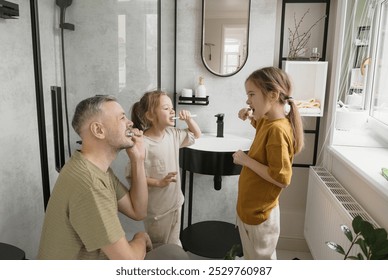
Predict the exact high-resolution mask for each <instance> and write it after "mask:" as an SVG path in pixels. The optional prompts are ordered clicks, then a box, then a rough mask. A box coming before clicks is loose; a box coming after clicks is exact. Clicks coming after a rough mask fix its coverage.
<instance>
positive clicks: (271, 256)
mask: <svg viewBox="0 0 388 280" xmlns="http://www.w3.org/2000/svg"><path fill="white" fill-rule="evenodd" d="M237 226H238V230H239V233H240V239H241V243H242V247H243V254H244V260H276V245H277V243H278V240H279V235H280V211H279V205H277V206H276V207H275V208H273V209H272V210H271V213H270V215H269V217H268V220H266V221H265V222H263V223H261V224H259V225H247V224H244V223H243V222H242V221H241V220H240V218H239V217H238V216H237Z"/></svg>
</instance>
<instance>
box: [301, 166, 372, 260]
mask: <svg viewBox="0 0 388 280" xmlns="http://www.w3.org/2000/svg"><path fill="white" fill-rule="evenodd" d="M358 215H359V216H361V217H362V218H363V219H364V220H365V221H368V222H370V223H371V224H372V225H373V226H374V227H379V226H378V224H377V223H376V222H375V221H374V220H373V219H372V218H371V217H370V215H369V214H368V213H367V212H366V211H365V210H364V209H363V208H362V207H361V206H360V205H359V204H358V203H357V201H356V200H355V199H354V198H353V197H352V196H351V195H350V194H349V193H348V192H347V190H346V189H345V188H344V187H343V186H342V185H341V184H340V183H339V182H338V181H337V180H336V179H335V178H334V176H333V175H332V174H331V173H330V172H328V171H327V170H326V169H325V168H323V167H316V166H314V167H310V170H309V181H308V191H307V203H306V216H305V225H304V236H305V239H306V242H307V245H308V247H309V249H310V252H311V255H312V257H313V259H314V260H337V259H338V260H339V259H343V257H344V256H343V255H341V254H339V253H337V252H335V251H333V250H331V249H329V247H327V245H326V241H333V242H335V243H337V244H339V245H341V246H342V247H343V248H344V250H345V252H346V251H347V250H348V248H349V246H350V241H349V240H348V239H347V238H346V237H345V235H344V234H343V232H342V230H341V229H340V226H341V225H343V224H344V225H347V226H348V227H349V228H350V229H352V220H353V218H354V217H356V216H358ZM359 252H361V250H360V249H359V247H358V245H355V246H354V247H353V249H352V251H351V253H350V255H353V256H354V255H357V253H359Z"/></svg>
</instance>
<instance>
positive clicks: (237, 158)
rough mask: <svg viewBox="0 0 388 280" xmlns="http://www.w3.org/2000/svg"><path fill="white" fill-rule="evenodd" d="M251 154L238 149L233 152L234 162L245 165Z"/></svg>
mask: <svg viewBox="0 0 388 280" xmlns="http://www.w3.org/2000/svg"><path fill="white" fill-rule="evenodd" d="M248 158H249V156H248V155H247V154H246V153H244V152H243V151H241V150H238V151H237V152H235V153H234V154H233V163H234V164H238V165H243V166H244V165H245V162H246V160H247V159H248Z"/></svg>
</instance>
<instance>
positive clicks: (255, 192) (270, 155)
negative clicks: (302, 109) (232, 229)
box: [237, 118, 294, 225]
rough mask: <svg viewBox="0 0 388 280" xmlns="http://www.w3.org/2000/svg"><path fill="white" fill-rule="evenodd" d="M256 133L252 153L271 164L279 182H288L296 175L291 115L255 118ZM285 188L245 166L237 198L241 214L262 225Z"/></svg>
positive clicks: (249, 154) (253, 222) (257, 158)
mask: <svg viewBox="0 0 388 280" xmlns="http://www.w3.org/2000/svg"><path fill="white" fill-rule="evenodd" d="M252 125H253V126H256V135H255V139H254V140H253V143H252V146H251V148H250V149H249V152H248V156H249V157H251V158H253V159H254V160H256V161H258V162H260V163H262V164H264V165H266V166H268V174H269V175H270V176H271V177H272V178H273V179H274V180H276V181H277V182H279V183H282V184H285V185H288V184H289V183H290V181H291V176H292V161H293V157H294V148H293V132H292V128H291V124H290V122H289V120H288V119H287V118H284V119H277V120H274V121H269V120H268V119H267V118H261V119H260V120H258V121H257V122H256V121H253V122H252ZM281 191H282V188H280V187H278V186H276V185H274V184H272V183H270V182H268V181H266V180H264V179H263V178H262V177H260V176H259V175H257V174H256V173H255V172H253V171H252V170H251V169H249V168H248V167H246V166H243V168H242V170H241V173H240V178H239V183H238V198H237V214H238V216H239V217H240V219H241V221H243V222H244V223H245V224H249V225H258V224H261V223H262V222H264V221H265V220H267V219H268V216H269V213H270V211H271V209H272V208H274V207H275V206H276V205H277V204H278V198H279V195H280V193H281Z"/></svg>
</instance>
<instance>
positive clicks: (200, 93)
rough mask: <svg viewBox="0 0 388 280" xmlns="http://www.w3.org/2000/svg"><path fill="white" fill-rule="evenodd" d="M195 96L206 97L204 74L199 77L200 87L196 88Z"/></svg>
mask: <svg viewBox="0 0 388 280" xmlns="http://www.w3.org/2000/svg"><path fill="white" fill-rule="evenodd" d="M195 97H202V98H204V97H206V87H205V85H204V78H203V77H202V76H200V77H199V81H198V87H197V88H196V90H195Z"/></svg>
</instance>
